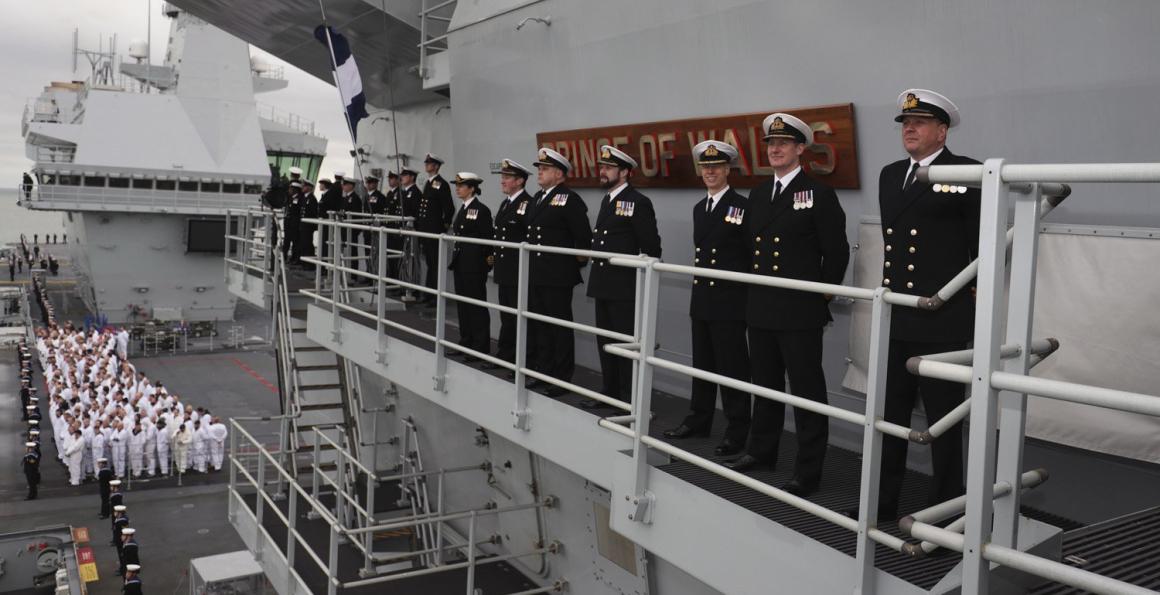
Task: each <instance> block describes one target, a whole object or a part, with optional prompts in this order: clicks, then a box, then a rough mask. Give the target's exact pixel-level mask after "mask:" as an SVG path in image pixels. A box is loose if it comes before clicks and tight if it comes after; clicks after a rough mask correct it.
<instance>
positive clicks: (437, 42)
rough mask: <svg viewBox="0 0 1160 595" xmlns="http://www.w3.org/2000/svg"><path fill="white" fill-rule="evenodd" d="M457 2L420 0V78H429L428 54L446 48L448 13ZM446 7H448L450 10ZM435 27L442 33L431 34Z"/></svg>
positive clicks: (449, 23)
mask: <svg viewBox="0 0 1160 595" xmlns="http://www.w3.org/2000/svg"><path fill="white" fill-rule="evenodd" d="M432 2H434V3H432ZM457 3H458V0H422V4H421V6H420V9H419V78H420V79H427V78H429V75H428V72H427V61H428V56H430V55H431V54H435V53H439V52H443V51H446V50H447V29H448V28H449V27H450V25H451V16H449V15H450V14H454V11H455V5H456V4H457ZM447 9H450V12H448V10H447ZM440 13H442V14H440ZM435 23H440V25H439V26H438V27H437V26H436V25H435ZM435 28H438V29H440V30H441V31H443V33H441V34H438V35H433V34H432V30H433V29H435Z"/></svg>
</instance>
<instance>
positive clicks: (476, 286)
mask: <svg viewBox="0 0 1160 595" xmlns="http://www.w3.org/2000/svg"><path fill="white" fill-rule="evenodd" d="M451 228H452V231H454V233H455V235H457V236H462V237H471V238H481V239H491V238H492V235H493V229H492V218H491V211H490V210H489V209H488V208H487V205H485V204H483V203H482V202H481V201H480V200H479V199H478V198H476V199H474V200H472V201H471V203H470V205H468V206H465V207H461V208H460V209H459V212H458V213H456V215H455V219H454V221H453V222H452V224H451ZM490 254H491V248H490V247H487V246H483V245H480V244H469V243H466V242H457V243H456V244H455V247H454V248H453V252H452V255H451V264H450V265H449V267H450V268H451V270H452V273H453V277H454V280H455V293H457V294H459V295H462V296H464V297H469V298H474V299H477V300H483V301H487V273H488V265H487V257H488V256H489V255H490ZM455 307H456V311H457V313H458V316H459V344H460V345H462V346H463V347H467V348H468V349H474V350H476V351H479V352H481V353H491V316H490V314H489V312H488V309H487V308H484V307H483V306H477V305H475V304H468V303H464V302H459V301H457V302H456V303H455Z"/></svg>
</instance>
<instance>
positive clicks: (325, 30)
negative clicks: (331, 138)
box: [314, 25, 367, 141]
mask: <svg viewBox="0 0 1160 595" xmlns="http://www.w3.org/2000/svg"><path fill="white" fill-rule="evenodd" d="M328 34H329V37H330V43H329V44H328V43H327V41H326V38H327V36H328ZM314 38H315V39H317V40H318V41H321V42H322V45H325V46H328V47H330V48H333V50H334V73H335V75H334V79H335V82H337V83H338V92H339V93H341V94H342V98H343V101H345V102H346V120H347V122H348V123H349V124H350V136H351V140H352V141H355V140H357V139H355V136H356V135H357V134H358V122H359V120H361V119H363V118H365V117H367V98H366V96H365V95H363V87H362V77H361V76H359V73H358V65H357V64H355V63H354V55H353V54H351V53H350V42H348V41H347V40H346V38H345V37H343V36H342V35H341V34H339V33H338V32H336V31H335V30H334V28H333V27H329V26H327V25H319V26H317V27H315V28H314Z"/></svg>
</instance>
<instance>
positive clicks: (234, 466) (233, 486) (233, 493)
mask: <svg viewBox="0 0 1160 595" xmlns="http://www.w3.org/2000/svg"><path fill="white" fill-rule="evenodd" d="M226 229H227V230H228V229H229V227H226ZM26 311H27V310H26ZM230 426H232V428H231V431H230V504H229V512H228V513H227V514H228V515H229V520H230V522H231V523H232V522H234V521H236V520H237V517H238V512H237V505H236V503H235V499H237V498H240V497H241V496H240V494H238V427H239V426H238V422H236V421H234V420H232V419H231V420H230ZM175 454H176V453H173V452H172V451H171V452H170V458H171V459H176V457H175V456H173V455H175ZM172 462H173V466H174V467H176V466H177V463H176V460H174V461H172Z"/></svg>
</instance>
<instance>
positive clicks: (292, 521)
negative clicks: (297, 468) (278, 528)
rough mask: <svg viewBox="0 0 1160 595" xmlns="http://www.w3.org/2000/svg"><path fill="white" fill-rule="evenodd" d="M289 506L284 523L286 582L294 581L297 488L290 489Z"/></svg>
mask: <svg viewBox="0 0 1160 595" xmlns="http://www.w3.org/2000/svg"><path fill="white" fill-rule="evenodd" d="M289 504H290V506H289V508H288V509H287V516H286V519H287V523H286V584H287V585H290V584H293V581H294V554H295V552H294V550H295V548H296V547H297V546H298V539H297V538H296V537H295V534H296V533H297V532H298V490H296V489H291V490H290V503H289Z"/></svg>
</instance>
